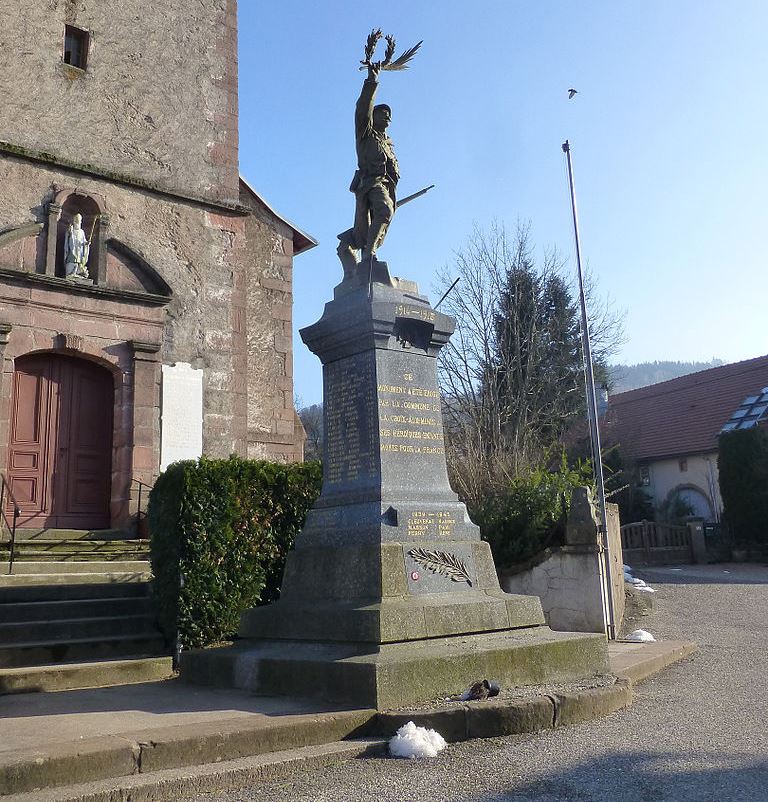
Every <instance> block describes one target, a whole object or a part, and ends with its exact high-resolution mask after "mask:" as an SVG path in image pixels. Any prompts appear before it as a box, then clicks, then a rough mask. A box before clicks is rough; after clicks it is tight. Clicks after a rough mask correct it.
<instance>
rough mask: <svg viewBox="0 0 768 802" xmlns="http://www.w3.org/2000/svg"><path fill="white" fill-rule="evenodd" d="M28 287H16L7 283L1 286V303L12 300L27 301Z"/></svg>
mask: <svg viewBox="0 0 768 802" xmlns="http://www.w3.org/2000/svg"><path fill="white" fill-rule="evenodd" d="M29 294H30V291H29V288H28V287H14V286H13V285H12V284H5V285H3V286H2V287H0V303H4V302H12V301H27V300H29Z"/></svg>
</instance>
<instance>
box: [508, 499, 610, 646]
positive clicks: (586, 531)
mask: <svg viewBox="0 0 768 802" xmlns="http://www.w3.org/2000/svg"><path fill="white" fill-rule="evenodd" d="M607 508H608V509H607V513H608V542H609V553H610V560H611V562H610V565H611V579H612V589H613V594H612V596H613V609H614V621H615V622H616V629H617V631H618V629H619V628H620V626H621V621H622V619H623V617H624V606H625V598H624V572H623V557H622V551H621V533H620V529H619V512H618V507H617V506H616V505H615V504H608V505H607ZM599 537H600V535H599V527H598V523H597V519H596V517H595V512H594V509H593V508H592V503H591V499H590V498H589V495H588V493H587V488H578V489H577V490H575V491H574V495H573V499H572V501H571V509H570V512H569V516H568V527H567V535H566V541H567V542H566V544H565V545H564V546H562V547H561V548H557V549H548V550H547V552H546V553H545V555H544V559H543V560H542V561H541V562H539V563H538V564H536V565H533V566H531V567H530V568H528V569H526V570H524V571H521V572H519V573H515V574H508V575H504V576H502V577H501V585H502V587H503V588H504V590H506V591H507V592H508V593H522V594H524V595H529V596H538V597H539V598H540V599H541V604H542V607H543V609H544V614H545V616H546V618H547V623H548V624H549V626H550V627H551V628H552V629H555V630H559V631H564V632H605V622H604V618H603V599H602V596H603V592H602V579H601V571H602V568H601V564H600V563H601V559H602V555H601V552H600V548H599Z"/></svg>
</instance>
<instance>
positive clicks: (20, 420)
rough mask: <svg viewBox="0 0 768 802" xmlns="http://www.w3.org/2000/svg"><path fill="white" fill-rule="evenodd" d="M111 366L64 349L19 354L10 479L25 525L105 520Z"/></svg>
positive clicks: (90, 525) (87, 524)
mask: <svg viewBox="0 0 768 802" xmlns="http://www.w3.org/2000/svg"><path fill="white" fill-rule="evenodd" d="M113 406H114V389H113V381H112V374H111V373H110V372H109V371H108V370H106V369H105V368H102V367H99V366H98V365H96V364H94V363H92V362H88V361H87V360H84V359H77V358H75V357H71V356H63V355H60V354H33V355H30V356H27V357H21V358H19V359H17V360H16V369H15V372H14V381H13V403H12V414H11V432H10V449H9V454H8V480H9V483H10V485H11V489H12V491H13V494H14V496H15V497H16V501H17V502H18V504H19V507H20V508H21V510H22V513H21V517H20V519H19V524H20V525H21V526H26V527H58V528H68V529H99V528H104V527H108V526H109V525H110V520H109V502H110V479H111V472H112V410H113Z"/></svg>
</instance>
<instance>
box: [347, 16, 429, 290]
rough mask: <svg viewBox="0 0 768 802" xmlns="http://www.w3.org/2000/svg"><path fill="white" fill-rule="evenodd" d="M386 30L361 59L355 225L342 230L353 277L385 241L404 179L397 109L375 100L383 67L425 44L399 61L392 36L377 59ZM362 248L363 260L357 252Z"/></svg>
mask: <svg viewBox="0 0 768 802" xmlns="http://www.w3.org/2000/svg"><path fill="white" fill-rule="evenodd" d="M381 36H382V34H381V31H380V30H375V31H373V32H372V33H371V35H370V36H369V37H368V42H367V45H366V50H365V58H364V59H363V61H361V64H362V65H363V67H361V69H364V68H367V70H368V77H367V78H366V79H365V81H364V82H363V89H362V91H361V93H360V97H359V98H358V101H357V105H356V106H355V143H356V147H357V170H356V171H355V175H354V178H353V179H352V183H351V185H350V187H349V189H350V191H351V192H354V193H355V222H354V225H353V227H352V228H350V229H349V230H347V231H345V232H343V233H342V234H339V247H338V249H337V253H338V254H339V259H341V264H342V265H343V267H344V278H345V279H346V278H349V277H351V276H352V275H353V274H354V272H355V269H356V268H357V266H358V264H360V265H364V266H370V264H371V263H372V261H373V260H374V259H375V255H376V250H377V248H379V246H380V245H381V243H382V242H383V241H384V237H385V236H386V234H387V229H388V228H389V224H390V222H391V221H392V217H393V215H394V213H395V208H396V207H397V205H398V204H397V200H396V191H397V182H398V180H399V178H400V170H399V168H398V165H397V158H396V157H395V151H394V147H393V145H392V140H391V139H390V138H389V137H388V136H387V133H386V132H387V128H388V126H389V123H390V121H391V119H392V110H391V109H390V107H389V106H387V105H386V104H384V103H381V104H379V105H374V99H375V97H376V90H377V89H378V81H379V73H380V72H381V71H382V70H402V69H405V68H406V66H407V63H408V62H409V61H410V60H411V59H412V58H413V56H414V54H415V53H416V51H417V50H418V49H419V47H420V46H421V42H419V43H418V44H417V45H415V46H414V47H412V48H410V50H407V51H406V52H405V53H403V55H402V56H400V57H399V58H398V59H396V60H395V61H392V57H393V56H394V51H395V40H394V38H393V37H391V36H387V37H386V40H387V52H386V56H385V58H384V60H383V61H373V60H372V58H373V54H374V51H375V49H376V45H377V43H378V41H379V39H380V38H381ZM358 251H360V254H361V255H360V261H358V258H357V252H358Z"/></svg>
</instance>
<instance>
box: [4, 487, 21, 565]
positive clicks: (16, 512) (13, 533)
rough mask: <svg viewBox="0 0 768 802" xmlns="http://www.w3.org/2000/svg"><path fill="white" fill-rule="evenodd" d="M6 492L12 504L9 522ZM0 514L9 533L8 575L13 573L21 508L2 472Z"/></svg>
mask: <svg viewBox="0 0 768 802" xmlns="http://www.w3.org/2000/svg"><path fill="white" fill-rule="evenodd" d="M6 494H7V496H8V498H9V499H10V501H11V503H12V504H13V521H12V523H10V524H9V523H8V517H7V516H6V514H5V499H6ZM0 515H2V518H3V521H4V522H5V525H6V527H7V528H8V531H9V532H10V535H11V539H10V551H9V554H8V574H9V576H10V574H12V573H13V559H14V556H15V550H16V524H17V523H18V520H19V516H20V515H21V508H20V507H19V503H18V502H17V501H16V499H15V498H14V495H13V492H12V491H11V486H10V485H9V484H8V481H7V479H6V478H5V474H4V473H0Z"/></svg>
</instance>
